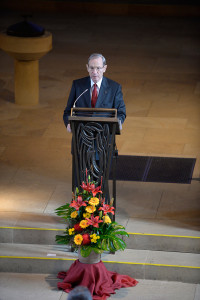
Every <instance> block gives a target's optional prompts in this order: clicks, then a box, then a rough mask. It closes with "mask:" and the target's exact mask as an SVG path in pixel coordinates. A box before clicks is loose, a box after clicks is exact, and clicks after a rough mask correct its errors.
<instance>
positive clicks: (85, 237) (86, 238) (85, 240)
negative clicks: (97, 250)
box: [82, 233, 91, 245]
mask: <svg viewBox="0 0 200 300" xmlns="http://www.w3.org/2000/svg"><path fill="white" fill-rule="evenodd" d="M82 237H83V241H82V245H89V244H90V243H91V241H90V235H89V234H88V233H85V234H83V235H82Z"/></svg>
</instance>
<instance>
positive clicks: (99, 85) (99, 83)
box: [90, 77, 103, 90]
mask: <svg viewBox="0 0 200 300" xmlns="http://www.w3.org/2000/svg"><path fill="white" fill-rule="evenodd" d="M102 80H103V77H102V78H101V79H100V80H99V81H98V82H97V86H98V88H99V90H100V87H101V83H102ZM90 82H91V87H93V85H94V82H93V80H92V79H90Z"/></svg>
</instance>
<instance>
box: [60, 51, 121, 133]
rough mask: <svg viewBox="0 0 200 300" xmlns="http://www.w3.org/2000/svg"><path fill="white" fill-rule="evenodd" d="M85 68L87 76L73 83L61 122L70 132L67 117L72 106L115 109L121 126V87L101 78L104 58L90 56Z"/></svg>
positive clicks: (104, 65)
mask: <svg viewBox="0 0 200 300" xmlns="http://www.w3.org/2000/svg"><path fill="white" fill-rule="evenodd" d="M86 68H87V71H88V73H89V76H87V77H84V78H81V79H77V80H74V81H73V84H72V88H71V92H70V95H69V98H68V103H67V107H66V108H65V110H64V115H63V120H64V123H65V126H66V127H67V130H68V131H69V132H71V128H70V124H69V121H68V117H69V116H70V114H71V108H72V107H73V105H74V104H75V106H76V107H95V108H116V109H117V117H118V120H119V122H120V123H121V124H122V123H123V122H124V120H125V118H126V107H125V104H124V100H123V94H122V90H121V86H120V85H119V84H118V83H117V82H115V81H113V80H111V79H109V78H107V77H104V76H103V75H104V73H105V72H106V69H107V65H106V59H105V57H104V56H103V55H102V54H98V53H94V54H91V55H90V57H89V59H88V64H86Z"/></svg>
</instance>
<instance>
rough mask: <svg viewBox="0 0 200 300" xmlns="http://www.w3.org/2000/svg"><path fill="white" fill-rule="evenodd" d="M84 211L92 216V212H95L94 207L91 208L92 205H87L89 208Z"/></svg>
mask: <svg viewBox="0 0 200 300" xmlns="http://www.w3.org/2000/svg"><path fill="white" fill-rule="evenodd" d="M85 210H86V211H87V212H88V213H90V214H92V213H93V212H95V211H96V207H95V206H93V205H89V206H87V207H86V208H85Z"/></svg>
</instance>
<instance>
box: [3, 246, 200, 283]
mask: <svg viewBox="0 0 200 300" xmlns="http://www.w3.org/2000/svg"><path fill="white" fill-rule="evenodd" d="M0 249H1V251H0V270H1V272H16V273H41V274H44V273H51V274H56V273H58V272H59V271H62V270H67V269H69V267H70V265H71V264H72V263H73V261H74V260H76V259H77V254H76V253H72V252H70V251H69V249H68V248H67V247H66V246H57V245H35V244H32V245H30V244H27V245H24V244H7V243H3V244H1V245H0ZM102 261H103V262H104V263H105V265H106V268H107V269H108V270H112V271H115V272H118V273H120V274H127V275H129V276H131V277H134V278H136V279H151V280H169V281H179V282H187V283H199V281H200V254H191V253H178V252H164V251H149V250H132V249H126V250H125V251H124V252H120V251H118V252H116V253H115V254H109V253H103V254H102Z"/></svg>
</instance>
